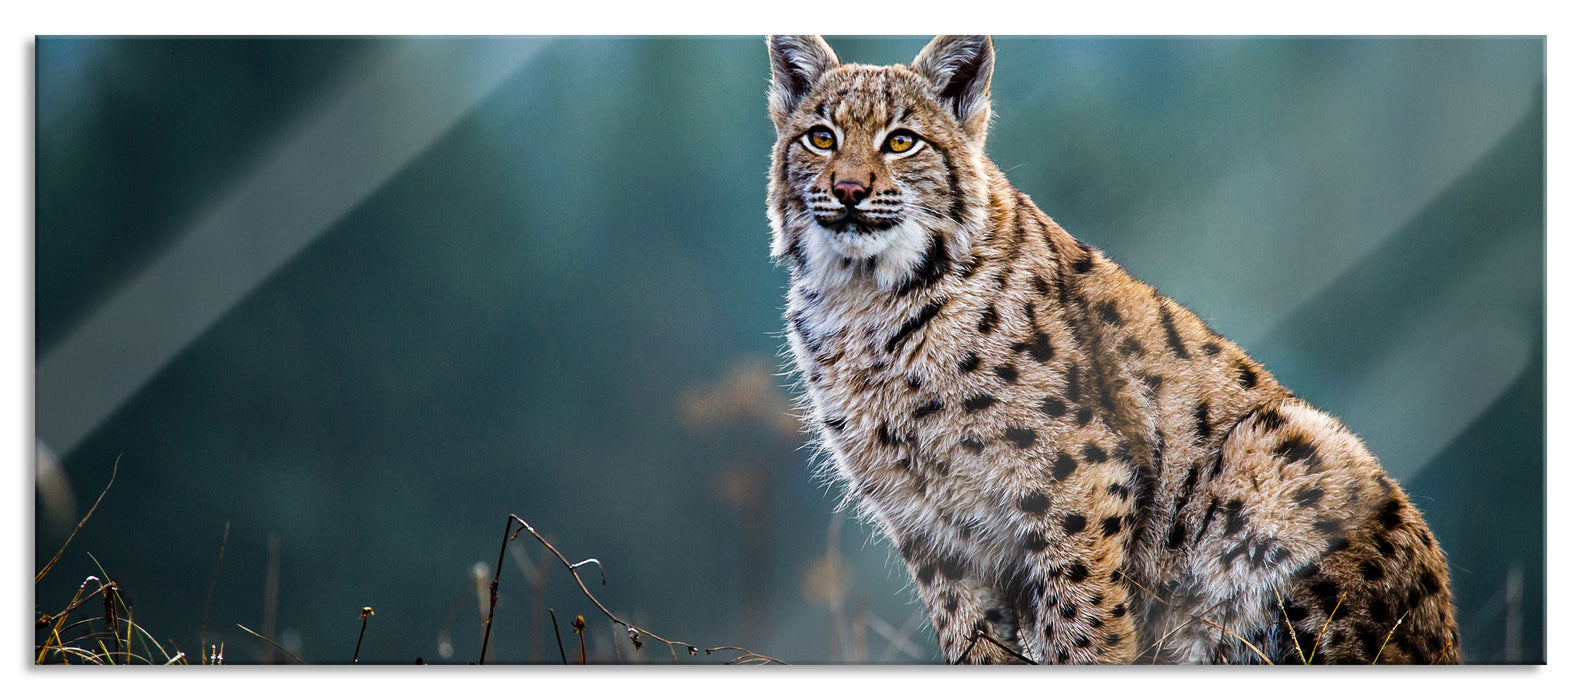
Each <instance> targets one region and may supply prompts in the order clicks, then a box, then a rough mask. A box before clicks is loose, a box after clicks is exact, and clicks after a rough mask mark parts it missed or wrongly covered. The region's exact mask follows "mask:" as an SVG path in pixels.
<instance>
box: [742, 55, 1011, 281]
mask: <svg viewBox="0 0 1582 700" xmlns="http://www.w3.org/2000/svg"><path fill="white" fill-rule="evenodd" d="M769 43H770V55H771V59H772V63H773V66H774V70H775V83H774V88H773V90H772V91H771V93H770V113H771V116H772V117H773V118H774V122H775V129H776V132H777V135H778V138H777V140H776V144H775V151H774V154H773V159H774V166H773V170H772V172H771V175H770V178H771V182H770V197H769V215H770V219H771V220H772V222H773V223H774V226H775V244H774V247H775V253H776V254H777V255H779V256H782V257H786V258H789V259H790V260H791V264H792V266H793V274H796V275H800V276H804V277H806V276H814V277H818V278H826V279H827V281H828V282H830V283H832V284H841V283H846V282H850V281H852V279H853V278H862V277H864V276H867V277H868V278H871V279H872V280H873V281H874V282H876V283H878V285H879V286H881V287H886V288H892V289H894V288H898V287H904V286H905V285H906V284H907V282H908V281H909V280H910V279H911V278H912V277H913V275H914V274H916V273H918V272H920V268H923V267H926V266H927V265H929V264H936V265H937V264H941V259H948V258H953V257H955V256H956V255H959V254H962V253H963V252H964V251H965V250H966V248H967V245H968V243H969V240H968V231H969V230H971V229H972V228H975V226H974V225H973V224H975V223H977V221H978V220H979V219H978V218H977V217H981V214H977V213H976V212H978V211H980V210H981V209H982V207H981V204H982V202H983V200H984V198H985V196H986V195H985V192H984V190H985V184H984V181H983V176H982V166H981V161H982V158H983V154H982V149H983V137H984V133H985V131H986V129H987V123H988V111H989V110H988V92H987V88H988V72H989V69H990V64H991V63H992V60H993V58H992V56H993V53H992V50H991V49H990V48H989V46H988V42H987V39H986V38H983V39H982V40H981V42H977V41H974V40H973V38H959V39H958V38H954V37H943V38H942V39H940V40H935V42H934V43H932V44H930V45H929V48H926V49H924V51H923V53H922V54H920V55H919V56H918V59H917V61H916V62H914V63H913V65H911V66H899V65H897V66H886V67H877V66H862V65H849V66H842V65H838V63H837V62H836V60H835V56H834V54H833V53H832V52H830V51H829V47H828V46H827V45H825V44H824V42H823V41H822V40H821V39H818V38H817V37H773V38H771V39H770V42H769Z"/></svg>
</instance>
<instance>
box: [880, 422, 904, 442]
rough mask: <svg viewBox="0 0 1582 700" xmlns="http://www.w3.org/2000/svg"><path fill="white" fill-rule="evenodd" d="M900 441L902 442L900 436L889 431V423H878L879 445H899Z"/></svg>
mask: <svg viewBox="0 0 1582 700" xmlns="http://www.w3.org/2000/svg"><path fill="white" fill-rule="evenodd" d="M901 442H902V438H901V437H900V436H898V435H896V434H894V433H892V432H890V424H889V423H880V424H879V444H881V445H899V444H901Z"/></svg>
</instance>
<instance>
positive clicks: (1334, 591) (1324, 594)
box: [1308, 579, 1340, 610]
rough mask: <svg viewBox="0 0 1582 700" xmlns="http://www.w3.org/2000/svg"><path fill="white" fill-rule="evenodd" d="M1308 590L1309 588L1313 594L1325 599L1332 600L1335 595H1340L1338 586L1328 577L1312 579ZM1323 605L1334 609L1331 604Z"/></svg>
mask: <svg viewBox="0 0 1582 700" xmlns="http://www.w3.org/2000/svg"><path fill="white" fill-rule="evenodd" d="M1308 590H1311V591H1312V592H1313V595H1314V596H1317V597H1319V598H1322V599H1325V600H1334V599H1335V596H1338V595H1340V587H1339V586H1336V585H1335V582H1334V581H1331V580H1329V579H1319V580H1317V581H1314V582H1313V585H1312V587H1311V588H1309V589H1308ZM1324 607H1325V608H1328V609H1331V610H1332V609H1334V606H1333V605H1326V606H1324Z"/></svg>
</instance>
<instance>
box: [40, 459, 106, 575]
mask: <svg viewBox="0 0 1582 700" xmlns="http://www.w3.org/2000/svg"><path fill="white" fill-rule="evenodd" d="M120 468H121V456H120V455H116V457H115V464H114V465H112V466H111V467H110V481H109V483H106V484H105V485H104V490H103V491H100V492H99V498H97V499H95V500H94V502H93V507H92V508H89V509H88V512H87V514H85V515H83V516H82V520H79V521H77V527H75V528H72V531H71V534H70V535H68V536H67V537H66V541H65V542H64V543H62V544H61V546H60V551H58V552H55V556H54V557H52V558H51V559H50V560H49V563H48V564H45V565H44V568H42V569H39V572H38V575H36V576H34V577H33V583H34V585H37V584H38V582H39V581H42V580H44V575H45V574H48V573H49V570H50V569H53V568H55V562H57V561H60V555H62V554H65V553H66V548H67V547H69V546H71V541H72V539H73V538H75V537H76V536H77V531H78V530H81V529H82V526H83V525H86V524H88V518H91V517H93V511H95V510H97V509H98V508H99V501H103V500H104V495H105V494H107V493H109V492H110V486H111V485H112V484H114V483H115V473H116V472H117V471H119V470H120Z"/></svg>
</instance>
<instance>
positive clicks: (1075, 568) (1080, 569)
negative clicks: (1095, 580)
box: [1066, 561, 1088, 583]
mask: <svg viewBox="0 0 1582 700" xmlns="http://www.w3.org/2000/svg"><path fill="white" fill-rule="evenodd" d="M1066 578H1068V579H1071V582H1072V583H1082V582H1083V581H1086V580H1088V567H1086V566H1083V565H1082V562H1080V561H1079V562H1076V563H1073V564H1071V565H1070V566H1067V567H1066Z"/></svg>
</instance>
